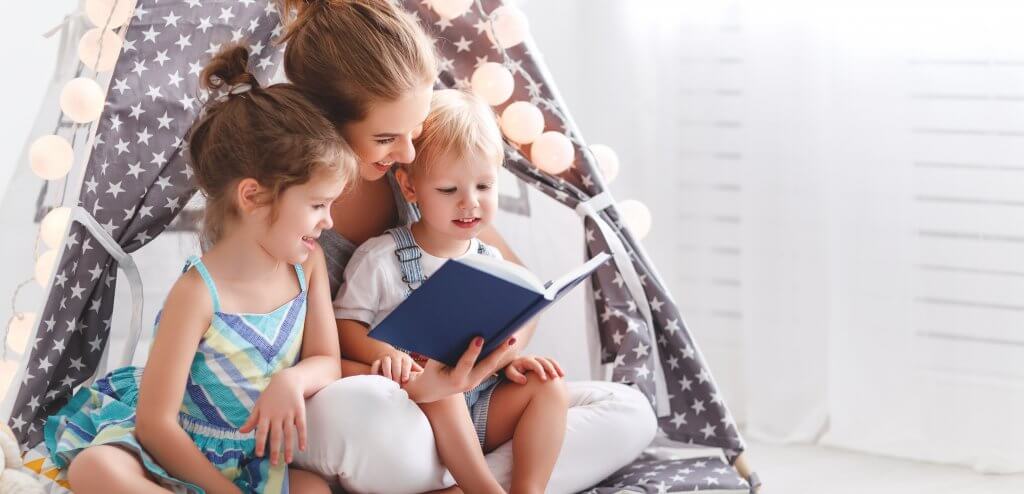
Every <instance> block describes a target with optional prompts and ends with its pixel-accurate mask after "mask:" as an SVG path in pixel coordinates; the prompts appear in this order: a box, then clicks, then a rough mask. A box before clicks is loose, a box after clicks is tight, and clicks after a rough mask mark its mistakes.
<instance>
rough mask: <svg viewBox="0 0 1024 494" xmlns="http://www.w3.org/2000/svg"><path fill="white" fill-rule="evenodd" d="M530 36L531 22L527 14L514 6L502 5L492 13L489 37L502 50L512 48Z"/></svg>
mask: <svg viewBox="0 0 1024 494" xmlns="http://www.w3.org/2000/svg"><path fill="white" fill-rule="evenodd" d="M529 35H530V22H529V21H528V20H527V19H526V14H524V13H523V11H522V10H519V8H517V7H514V6H512V5H502V6H501V7H498V8H496V9H494V11H493V12H491V29H488V30H487V37H488V38H490V40H491V42H492V43H497V44H499V45H500V46H501V47H502V48H511V47H513V46H516V45H518V44H519V43H522V42H523V41H525V40H526V37H527V36H529Z"/></svg>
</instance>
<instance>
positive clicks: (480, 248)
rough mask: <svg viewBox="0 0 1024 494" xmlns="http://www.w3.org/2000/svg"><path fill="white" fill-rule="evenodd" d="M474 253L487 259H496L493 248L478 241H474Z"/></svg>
mask: <svg viewBox="0 0 1024 494" xmlns="http://www.w3.org/2000/svg"><path fill="white" fill-rule="evenodd" d="M476 253H477V254H480V255H482V256H487V257H498V256H496V255H495V254H494V247H491V246H490V245H487V244H485V243H483V242H481V241H480V239H477V241H476Z"/></svg>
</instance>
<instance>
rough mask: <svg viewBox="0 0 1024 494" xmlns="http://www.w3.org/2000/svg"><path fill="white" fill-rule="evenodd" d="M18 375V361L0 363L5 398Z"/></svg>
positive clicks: (0, 375) (0, 379)
mask: <svg viewBox="0 0 1024 494" xmlns="http://www.w3.org/2000/svg"><path fill="white" fill-rule="evenodd" d="M17 373H18V362H17V361H16V360H4V361H0V394H2V395H4V396H6V395H7V390H8V388H10V387H11V381H13V380H14V376H15V374H17ZM15 478H18V477H15ZM18 484H21V483H20V482H18ZM21 485H23V484H21ZM30 485H33V487H32V488H30V489H39V487H34V485H35V483H34V481H33V482H32V484H30ZM8 486H9V485H5V486H4V487H8ZM15 488H17V489H19V490H20V487H15ZM30 492H31V491H30ZM36 492H38V491H36Z"/></svg>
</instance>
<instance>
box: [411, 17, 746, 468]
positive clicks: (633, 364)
mask: <svg viewBox="0 0 1024 494" xmlns="http://www.w3.org/2000/svg"><path fill="white" fill-rule="evenodd" d="M401 4H402V5H404V6H405V8H406V9H408V10H409V11H410V12H412V13H413V14H414V15H416V16H417V18H418V19H419V21H420V23H421V24H422V25H423V26H424V28H425V29H427V30H428V32H429V33H431V34H432V35H433V36H434V37H435V38H437V42H436V43H435V46H436V47H437V49H438V51H439V52H440V54H441V58H440V66H441V69H442V72H441V75H440V82H441V84H442V85H444V86H446V87H454V88H459V89H467V90H468V89H469V88H470V84H469V81H470V79H471V77H472V75H473V72H474V70H475V69H476V67H478V66H479V65H481V64H483V63H487V62H501V63H504V64H505V66H506V67H508V68H509V69H510V70H511V71H512V73H513V76H514V78H515V90H514V92H513V94H512V96H511V97H510V98H509V99H508V101H506V102H505V103H503V104H502V105H499V106H497V107H495V108H494V109H495V112H496V113H498V114H500V113H501V111H502V110H503V109H504V108H505V107H506V106H507V105H508V104H510V103H512V102H515V101H529V102H531V103H533V104H534V105H536V106H537V107H538V108H540V110H541V112H542V113H543V115H544V121H545V125H544V128H545V129H548V130H551V129H563V130H564V131H565V132H566V134H567V136H568V137H570V138H571V139H572V141H573V145H574V148H575V162H574V164H573V166H572V167H571V168H569V170H567V171H565V172H563V173H562V174H560V175H558V176H553V175H550V174H548V173H545V172H543V171H541V170H539V169H537V168H536V167H534V166H533V165H532V164H531V163H530V161H529V160H528V158H527V157H526V156H525V155H524V152H526V149H525V148H524V147H520V146H515V145H511V144H509V145H506V158H507V159H506V160H505V168H507V169H508V170H509V171H511V172H512V173H513V174H514V175H516V176H517V177H519V179H520V180H522V181H524V182H526V183H527V184H530V185H532V186H534V187H536V188H537V189H539V190H540V191H541V192H543V193H544V194H546V195H548V196H550V197H552V198H554V199H555V200H557V201H559V202H561V203H562V204H565V205H566V206H568V207H570V208H573V209H576V208H577V207H580V204H584V206H583V209H584V211H583V212H582V213H581V215H582V216H584V230H585V232H586V253H587V256H588V257H592V256H594V255H595V254H597V253H599V252H612V253H613V254H614V252H613V251H614V250H616V249H612V248H611V246H612V244H613V243H619V244H621V246H622V247H623V248H624V250H625V251H626V255H627V256H628V260H627V259H623V258H622V256H620V258H618V259H615V262H614V263H611V262H610V263H607V264H605V265H604V266H602V267H601V268H599V269H598V270H597V271H596V272H595V274H594V275H593V277H592V282H593V287H594V300H593V303H594V305H595V309H596V311H595V312H596V313H597V314H598V315H599V318H598V328H599V332H600V339H601V348H602V361H603V363H606V364H612V380H613V381H616V382H622V383H631V384H634V385H636V386H637V387H638V388H639V389H640V390H641V391H642V392H643V393H644V394H645V395H647V397H648V398H649V399H650V400H651V404H652V406H655V407H656V409H657V404H656V386H655V381H656V379H655V373H657V372H661V373H663V376H664V381H665V385H666V387H667V398H668V402H669V403H668V408H669V411H670V413H669V414H668V416H666V417H664V418H663V419H662V420H661V421H660V425H661V428H662V430H664V432H665V433H666V435H668V437H669V438H671V439H674V440H677V441H681V442H687V443H693V444H699V445H705V446H712V447H719V448H722V449H723V451H724V452H725V455H726V457H727V458H728V459H729V461H730V462H731V461H733V460H734V459H735V458H736V457H737V456H738V455H739V454H740V453H742V452H743V450H744V443H743V440H742V438H741V437H740V435H739V431H738V430H737V429H736V423H735V421H734V420H733V418H732V415H731V414H730V413H729V410H728V409H727V408H726V405H725V401H724V399H723V398H722V396H721V394H720V393H719V391H718V388H717V386H716V385H715V382H714V380H713V379H712V377H711V373H710V371H709V370H708V368H707V366H706V365H705V362H704V358H703V356H702V355H701V353H700V351H699V350H698V349H697V346H696V344H695V343H694V341H693V338H692V337H691V336H690V333H689V331H688V330H687V329H686V325H685V324H684V323H683V319H682V316H681V315H680V314H679V309H678V307H677V306H676V304H675V302H674V301H673V300H672V297H671V296H670V294H669V293H668V290H667V289H666V288H665V286H664V285H663V284H662V282H661V281H660V280H659V279H658V276H657V273H656V271H655V269H654V267H653V264H651V262H650V261H649V260H648V259H647V257H646V255H645V254H644V252H643V250H642V249H641V247H640V244H639V243H638V242H637V241H636V239H634V238H633V236H632V235H631V234H630V232H629V231H628V230H627V229H626V228H624V227H623V225H622V224H621V222H620V218H619V215H618V212H617V211H616V210H615V208H614V206H611V207H608V205H601V204H599V203H591V202H588V201H591V200H593V199H594V198H600V197H609V196H602V193H605V192H606V191H607V187H606V186H605V184H604V182H603V180H602V179H601V176H600V174H599V173H598V172H597V166H596V162H595V160H594V158H593V156H592V155H591V154H590V153H589V152H587V151H586V150H585V148H584V143H583V140H582V137H581V136H580V134H579V132H578V131H577V130H576V128H575V124H574V122H573V121H572V119H571V117H569V113H568V110H567V108H566V107H565V105H564V103H563V102H562V101H561V98H560V97H559V95H558V93H557V90H556V89H555V86H554V81H553V79H552V78H551V77H550V76H549V75H548V74H547V71H546V68H545V66H544V64H543V62H542V61H541V58H540V53H539V52H537V51H536V50H535V48H534V47H533V46H531V43H530V41H529V39H527V41H526V42H525V43H522V44H519V45H516V46H512V47H509V48H504V50H502V47H499V46H497V45H496V44H495V42H494V41H492V38H491V37H490V36H488V34H487V30H488V28H489V24H490V23H489V21H488V19H487V15H489V14H490V13H491V12H493V11H494V10H495V9H496V8H498V7H500V6H501V5H502V2H501V1H500V0H477V1H476V2H474V5H473V6H472V7H471V8H470V9H469V11H468V12H466V13H465V14H463V15H461V16H458V17H456V18H454V19H441V18H440V17H439V16H438V15H437V13H435V12H434V11H433V10H432V9H431V8H430V6H429V2H422V1H418V0H403V1H402V2H401ZM503 51H504V53H503ZM524 74H527V75H529V78H527V77H526V76H525V75H524ZM588 205H589V209H592V211H590V210H588ZM630 265H631V266H630ZM630 267H631V268H632V269H630ZM630 271H635V272H636V277H635V280H636V281H637V282H639V285H640V286H639V287H629V286H628V285H629V284H630V283H631V282H632V280H627V278H632V277H630V276H629V274H628V273H629V272H630ZM624 273H626V274H624ZM648 312H649V314H650V317H649V318H648V317H645V314H646V313H648ZM648 321H650V322H651V323H652V324H653V326H654V327H653V328H652V327H650V324H648Z"/></svg>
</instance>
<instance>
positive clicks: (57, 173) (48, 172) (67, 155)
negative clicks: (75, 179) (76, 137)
mask: <svg viewBox="0 0 1024 494" xmlns="http://www.w3.org/2000/svg"><path fill="white" fill-rule="evenodd" d="M74 159H75V151H74V150H73V149H71V143H69V142H68V140H67V139H65V138H63V137H61V136H57V135H48V136H42V137H40V138H38V139H36V140H35V142H33V143H32V146H31V147H29V149H28V160H29V164H30V166H31V167H32V171H33V172H35V174H36V175H39V176H40V177H41V178H43V179H45V180H57V179H59V178H63V177H64V175H67V174H68V171H69V170H71V163H72V161H74Z"/></svg>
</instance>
